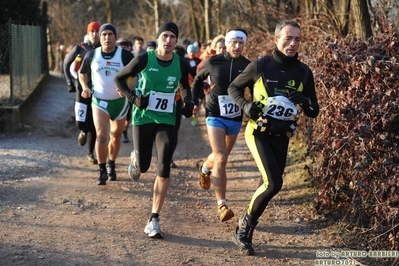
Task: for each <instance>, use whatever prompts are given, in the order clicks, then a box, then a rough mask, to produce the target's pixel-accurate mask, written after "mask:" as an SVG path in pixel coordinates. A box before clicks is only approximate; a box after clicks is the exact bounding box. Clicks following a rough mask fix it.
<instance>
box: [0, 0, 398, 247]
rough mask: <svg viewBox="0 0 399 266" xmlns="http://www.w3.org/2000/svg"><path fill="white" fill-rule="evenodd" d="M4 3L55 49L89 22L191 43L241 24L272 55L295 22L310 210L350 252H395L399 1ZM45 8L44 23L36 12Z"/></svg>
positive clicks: (78, 36) (249, 52)
mask: <svg viewBox="0 0 399 266" xmlns="http://www.w3.org/2000/svg"><path fill="white" fill-rule="evenodd" d="M2 2H3V1H2ZM13 5H14V6H13ZM1 6H2V7H1V9H2V12H8V13H9V14H8V16H2V18H8V17H11V18H12V20H13V21H17V22H21V18H22V17H24V16H25V17H24V21H26V23H33V24H34V23H47V24H48V32H49V44H51V45H53V47H55V46H57V45H59V44H65V45H69V44H77V43H80V42H81V41H82V40H83V36H84V34H85V32H86V25H87V24H88V22H90V21H93V20H94V21H98V22H100V23H105V22H109V23H113V24H114V25H115V26H116V28H117V30H118V37H126V38H129V39H132V38H133V36H137V35H139V36H141V37H143V38H144V40H145V41H150V40H154V39H155V33H156V29H157V27H158V25H159V24H160V23H162V22H164V21H174V22H176V23H177V24H178V26H179V30H180V34H179V39H180V40H179V41H182V40H183V39H189V40H191V41H192V42H194V41H199V42H206V41H207V40H209V39H211V38H213V37H214V36H217V35H218V34H223V33H224V31H225V29H226V28H228V27H229V26H232V25H239V26H241V27H244V28H245V29H247V30H248V32H249V40H248V45H247V47H246V50H245V55H246V56H247V57H248V58H250V59H251V60H254V59H256V58H259V57H261V56H264V55H268V54H270V53H271V51H272V50H273V49H274V43H273V42H272V37H273V31H274V27H275V25H276V23H277V22H278V21H280V20H282V19H286V18H290V19H295V20H297V21H298V22H300V24H301V27H302V34H303V36H302V37H303V38H302V44H301V50H300V60H302V61H303V62H305V63H307V64H308V65H309V66H310V67H311V69H312V71H313V73H314V76H315V82H316V86H317V87H316V88H317V92H318V98H319V101H320V106H321V112H320V115H319V117H318V118H317V119H315V120H309V119H306V118H305V117H303V118H302V119H301V121H302V123H301V125H300V127H301V129H302V130H299V132H301V133H299V134H297V135H296V137H295V138H293V139H294V140H295V141H296V142H297V143H301V144H300V145H298V149H299V146H301V147H302V149H303V150H304V153H303V154H302V155H303V156H302V157H301V158H296V159H295V160H296V163H298V162H302V164H301V165H305V166H304V167H303V170H304V172H305V173H306V174H307V175H308V176H309V178H310V179H311V181H312V185H313V187H314V188H315V189H314V193H313V194H311V195H309V197H310V199H311V200H310V202H312V207H311V209H310V210H309V212H311V213H312V215H313V218H314V219H315V220H318V221H319V222H325V223H326V224H329V225H335V226H336V228H337V233H338V234H339V235H340V236H341V238H342V241H343V243H344V244H345V245H346V246H347V247H353V248H359V249H362V250H364V249H374V250H398V249H399V208H398V206H399V148H398V143H399V137H398V136H399V98H398V95H399V82H398V79H399V64H398V59H399V41H398V33H399V2H398V1H396V0H392V1H389V0H303V1H300V0H286V1H284V0H280V1H277V0H264V1H254V0H247V1H244V0H241V1H239V0H214V1H211V0H186V1H178V0H165V1H158V0H155V1H149V0H142V1H127V0H124V1H120V0H112V1H111V0H80V1H72V0H66V1H57V0H48V1H46V2H42V1H27V0H24V1H22V0H21V1H13V2H10V1H7V3H6V2H4V5H3V4H2V5H1ZM7 8H8V9H7ZM43 8H45V9H48V17H45V18H43V17H41V16H40V14H42V12H41V9H43ZM14 10H18V12H15V14H14V13H13V12H14ZM11 13H12V14H11ZM26 16H28V17H29V16H31V18H30V19H26ZM33 17H35V18H33ZM24 21H22V22H24ZM3 22H4V21H3ZM54 45H55V46H54ZM298 140H299V141H298ZM304 144H306V145H304ZM291 159H292V158H291Z"/></svg>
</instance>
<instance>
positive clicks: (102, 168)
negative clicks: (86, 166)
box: [98, 163, 106, 171]
mask: <svg viewBox="0 0 399 266" xmlns="http://www.w3.org/2000/svg"><path fill="white" fill-rule="evenodd" d="M98 167H99V168H100V171H106V168H105V163H100V164H98Z"/></svg>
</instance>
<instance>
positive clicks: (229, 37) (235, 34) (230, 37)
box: [226, 30, 247, 45]
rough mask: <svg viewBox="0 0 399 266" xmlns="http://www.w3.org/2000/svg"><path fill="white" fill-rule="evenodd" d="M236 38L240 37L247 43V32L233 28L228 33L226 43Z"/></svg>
mask: <svg viewBox="0 0 399 266" xmlns="http://www.w3.org/2000/svg"><path fill="white" fill-rule="evenodd" d="M235 39H240V40H242V41H244V45H245V44H246V42H247V35H245V33H244V32H242V31H240V30H232V31H229V32H228V33H227V34H226V43H229V42H230V41H232V40H235Z"/></svg>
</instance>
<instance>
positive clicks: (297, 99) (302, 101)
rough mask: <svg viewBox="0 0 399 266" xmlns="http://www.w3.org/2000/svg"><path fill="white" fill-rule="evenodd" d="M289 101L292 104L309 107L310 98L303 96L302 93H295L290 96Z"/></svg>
mask: <svg viewBox="0 0 399 266" xmlns="http://www.w3.org/2000/svg"><path fill="white" fill-rule="evenodd" d="M288 99H290V101H291V102H293V103H294V104H299V105H300V106H303V105H305V106H308V105H309V100H308V98H306V97H305V95H303V93H302V92H300V91H293V92H290V93H289V94H288Z"/></svg>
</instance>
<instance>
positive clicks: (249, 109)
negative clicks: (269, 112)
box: [243, 102, 264, 121]
mask: <svg viewBox="0 0 399 266" xmlns="http://www.w3.org/2000/svg"><path fill="white" fill-rule="evenodd" d="M263 107H264V105H263V104H262V103H260V102H256V103H254V102H252V103H246V104H245V105H244V108H243V110H244V113H245V114H246V115H247V116H248V117H250V118H251V119H252V120H255V121H256V120H257V119H258V118H259V117H260V116H261V115H262V113H263V110H262V109H263Z"/></svg>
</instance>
